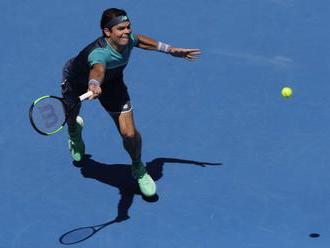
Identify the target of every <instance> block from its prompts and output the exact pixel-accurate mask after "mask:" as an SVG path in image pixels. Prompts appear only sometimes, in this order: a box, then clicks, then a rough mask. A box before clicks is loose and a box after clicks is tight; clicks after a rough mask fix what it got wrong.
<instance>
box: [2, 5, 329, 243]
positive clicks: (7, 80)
mask: <svg viewBox="0 0 330 248" xmlns="http://www.w3.org/2000/svg"><path fill="white" fill-rule="evenodd" d="M109 7H118V8H124V9H125V10H127V12H128V15H129V17H130V18H131V20H132V27H133V31H134V32H135V33H142V34H146V35H149V36H150V37H153V38H155V39H158V40H161V41H163V42H167V43H170V44H173V45H175V46H178V47H189V48H200V49H202V51H203V55H202V56H201V59H200V60H199V61H196V62H194V63H190V62H187V61H185V60H180V59H177V58H173V57H171V56H166V55H164V54H161V53H152V52H147V51H143V50H140V49H135V50H134V51H133V54H132V57H131V60H130V63H129V65H128V67H127V68H126V74H125V81H126V83H127V85H128V86H129V90H130V94H131V98H132V102H133V105H134V111H135V112H134V113H135V119H136V125H137V127H138V129H139V130H140V132H141V133H142V135H143V160H144V161H145V162H146V163H147V165H148V169H149V171H150V173H151V175H152V176H153V177H154V179H155V180H156V181H157V186H158V198H156V199H153V201H150V200H149V201H147V200H146V199H143V198H142V197H141V195H140V194H139V193H138V191H137V190H136V185H135V184H134V181H132V180H131V179H130V168H129V164H130V159H129V157H128V155H127V154H126V152H125V151H124V149H123V148H122V144H121V140H120V137H119V135H118V133H117V131H116V129H115V126H114V124H113V123H112V120H111V119H110V117H109V116H108V114H107V113H105V112H104V111H103V109H102V108H101V107H100V105H99V103H98V101H93V102H91V101H89V102H84V106H83V110H82V116H83V117H84V119H85V123H86V126H85V129H84V139H85V142H86V146H87V152H88V154H90V157H89V161H88V164H87V166H85V167H83V168H79V167H76V166H74V164H73V163H72V160H71V159H70V156H69V153H68V151H67V145H66V142H67V140H66V139H67V136H66V133H65V132H63V133H60V134H56V135H54V136H52V137H43V136H40V135H39V134H37V133H36V132H35V131H34V130H33V129H32V128H31V126H30V123H29V120H28V109H29V106H30V104H31V102H32V101H33V100H34V99H35V98H37V97H39V96H41V95H45V94H53V95H59V94H60V88H59V84H60V80H61V69H62V66H63V64H64V63H65V61H66V60H67V59H69V58H70V57H72V56H74V55H76V53H77V52H78V51H79V50H80V49H81V48H82V47H83V46H85V45H87V44H88V43H89V42H91V41H92V40H94V39H95V38H96V37H98V36H99V35H100V30H99V20H100V15H101V13H102V11H103V10H104V9H106V8H109ZM0 8H1V10H2V14H1V15H0V20H1V23H2V29H1V32H2V35H1V41H0V42H1V48H2V49H1V53H2V54H1V66H0V78H1V92H2V97H1V98H0V102H1V106H2V114H1V123H0V125H1V126H0V127H1V128H0V153H1V156H0V169H1V180H0V189H1V190H0V199H1V204H0V220H1V232H0V247H1V248H38V247H42V248H51V247H63V246H65V245H64V244H62V243H61V242H60V241H59V239H60V237H61V236H62V235H63V234H65V233H67V232H69V231H70V230H74V229H77V228H80V227H88V226H95V225H100V224H103V223H108V224H107V226H106V227H104V228H102V229H101V230H100V231H98V232H97V233H96V234H95V235H93V236H92V237H90V238H88V239H86V240H84V241H82V242H79V243H76V244H73V245H71V246H72V247H79V248H80V247H81V248H84V247H94V248H103V247H116V248H126V247H137V248H140V247H144V248H146V247H152V248H154V247H157V248H158V247H159V248H168V247H180V248H188V247H189V248H195V247H196V248H199V247H208V248H215V247H235V248H252V247H255V248H257V247H258V248H259V247H260V248H264V247H267V248H279V247H281V248H289V247H292V248H296V247H299V248H305V247H306V248H307V247H313V248H321V247H322V248H323V247H328V245H329V243H330V211H329V209H330V197H329V195H330V184H329V174H330V169H329V168H330V167H329V165H330V157H329V154H330V153H329V151H330V139H329V137H330V125H329V123H330V112H329V107H330V100H329V91H330V84H329V78H330V70H329V66H330V33H329V23H330V22H329V21H330V17H329V11H330V3H329V2H327V1H321V0H316V1H307V0H253V1H252V0H250V1H249V0H237V1H232V0H219V1H215V0H212V1H211V0H203V1H201V0H193V1H171V0H170V1H163V0H157V1H147V0H141V1H115V2H111V1H110V2H109V1H103V0H102V1H77V0H72V1H63V0H58V1H40V0H34V1H23V0H20V1H19V0H11V1H7V0H3V1H1V2H0ZM284 86H290V87H292V88H293V91H294V93H293V97H292V98H290V99H284V98H283V97H282V96H281V95H280V91H281V88H282V87H284ZM201 162H203V163H201ZM212 163H220V164H221V165H214V164H212ZM311 233H318V234H320V236H319V237H318V238H311V237H310V234H311ZM73 238H74V237H73ZM69 246H70V245H69Z"/></svg>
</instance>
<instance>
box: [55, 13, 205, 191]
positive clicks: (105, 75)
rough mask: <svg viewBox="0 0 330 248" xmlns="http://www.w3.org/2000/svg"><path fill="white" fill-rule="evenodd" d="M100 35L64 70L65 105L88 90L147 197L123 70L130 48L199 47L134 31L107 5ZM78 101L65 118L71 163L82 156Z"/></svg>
mask: <svg viewBox="0 0 330 248" xmlns="http://www.w3.org/2000/svg"><path fill="white" fill-rule="evenodd" d="M100 26H101V30H102V34H103V35H102V37H99V38H97V39H96V40H95V41H93V42H92V43H90V44H89V45H88V46H86V47H85V48H84V49H82V50H81V52H80V53H79V54H78V55H77V56H76V57H74V58H72V59H70V60H69V61H68V62H67V63H66V64H65V66H64V68H63V81H62V85H61V88H62V95H63V97H64V99H65V102H66V104H67V105H68V106H69V108H70V106H74V103H75V99H76V98H77V97H78V96H79V95H81V94H83V93H85V92H86V91H92V92H93V95H92V96H91V97H90V98H89V100H92V99H96V98H98V100H99V101H100V103H101V105H102V106H103V108H104V109H105V110H106V111H107V112H108V113H109V114H110V116H111V117H112V119H113V120H114V122H115V124H116V127H117V129H118V131H119V133H120V135H121V137H122V140H123V145H124V148H125V150H126V151H127V152H128V154H129V155H130V157H131V159H132V175H133V177H134V178H135V179H137V181H138V184H139V187H140V190H141V192H142V194H144V195H145V196H147V197H150V196H153V195H154V194H155V193H156V184H155V182H154V181H153V179H152V178H151V177H150V175H149V174H148V173H147V171H146V169H145V166H144V164H143V162H142V161H141V146H142V139H141V135H140V133H139V132H138V130H137V129H136V127H135V124H134V118H133V110H132V105H131V101H130V96H129V93H128V90H127V87H126V85H125V83H124V80H123V70H124V68H125V66H126V65H127V63H128V60H129V57H130V53H131V50H132V49H133V47H138V48H142V49H146V50H152V51H159V52H162V53H165V54H170V55H172V56H174V57H181V58H185V59H187V60H195V59H197V58H198V55H199V54H200V50H199V49H185V48H176V47H174V46H171V45H168V44H166V43H163V42H160V41H156V40H154V39H152V38H149V37H147V36H145V35H140V34H133V33H132V29H131V21H130V19H129V18H128V16H127V13H126V12H125V11H124V10H121V9H116V8H111V9H107V10H105V11H104V12H103V14H102V18H101V25H100ZM80 107H81V106H80V104H79V105H78V106H77V107H76V108H75V109H74V111H72V112H70V113H71V114H70V116H69V117H68V133H69V150H70V152H71V155H72V158H73V159H74V160H75V161H80V160H82V158H83V156H84V153H85V144H84V141H83V139H82V135H81V133H82V129H83V124H84V123H83V119H82V118H81V117H80V116H78V115H79V110H80Z"/></svg>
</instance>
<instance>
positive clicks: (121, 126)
mask: <svg viewBox="0 0 330 248" xmlns="http://www.w3.org/2000/svg"><path fill="white" fill-rule="evenodd" d="M111 117H112V118H113V120H114V122H115V124H116V126H117V129H118V131H119V133H120V135H121V137H122V140H123V145H124V148H125V150H126V151H127V152H128V154H129V155H130V157H131V159H132V175H133V177H134V178H135V179H137V181H138V184H139V187H140V190H141V192H142V194H144V195H145V196H147V197H150V196H153V195H154V194H156V184H155V182H154V180H153V179H152V178H151V176H150V175H149V174H148V173H147V170H146V168H145V166H144V164H143V162H142V161H141V147H142V138H141V135H140V133H139V132H138V131H137V129H136V127H135V124H134V117H133V111H132V110H130V111H128V112H122V113H111Z"/></svg>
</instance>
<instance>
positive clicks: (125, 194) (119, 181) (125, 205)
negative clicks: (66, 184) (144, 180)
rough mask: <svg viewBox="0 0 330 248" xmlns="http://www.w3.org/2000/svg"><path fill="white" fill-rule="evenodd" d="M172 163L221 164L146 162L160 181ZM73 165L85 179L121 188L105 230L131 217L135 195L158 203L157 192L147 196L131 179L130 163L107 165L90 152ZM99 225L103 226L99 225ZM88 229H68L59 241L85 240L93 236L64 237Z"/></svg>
mask: <svg viewBox="0 0 330 248" xmlns="http://www.w3.org/2000/svg"><path fill="white" fill-rule="evenodd" d="M169 163H175V164H190V165H195V166H200V167H206V166H218V165H222V164H221V163H208V162H199V161H193V160H185V159H177V158H156V159H153V160H152V161H150V162H147V163H146V168H147V171H148V173H149V174H150V176H151V177H152V178H153V179H154V180H155V181H158V180H159V179H161V178H162V176H163V167H164V164H169ZM74 165H75V166H76V167H80V170H81V174H82V175H83V176H84V177H85V178H92V179H95V180H98V181H100V182H102V183H105V184H108V185H110V186H112V187H115V188H118V190H119V194H120V200H119V202H118V207H117V211H118V212H117V216H116V217H115V218H114V220H112V221H109V222H107V223H105V224H102V225H101V226H102V229H103V228H104V227H105V226H108V225H111V224H114V223H119V222H122V221H125V220H127V219H129V213H128V211H129V208H130V207H131V205H132V204H133V200H134V196H135V195H140V196H142V198H143V199H144V200H145V201H147V202H156V201H158V199H159V196H158V195H155V196H153V197H149V198H147V197H144V196H143V195H142V194H141V191H140V189H139V186H138V184H137V182H136V180H134V179H133V178H132V175H131V165H128V164H104V163H101V162H97V161H95V160H93V159H92V158H91V156H90V155H87V156H86V157H85V159H84V160H83V161H82V162H79V163H76V162H74ZM98 226H100V225H98ZM95 227H97V226H91V227H88V228H91V229H93V228H95ZM85 229H86V228H85V227H84V228H83V229H82V228H78V229H74V230H72V231H70V232H67V233H66V234H63V235H62V236H61V238H60V242H61V243H62V244H75V243H78V242H81V241H83V240H86V239H87V238H89V237H91V236H92V235H93V234H95V233H96V232H94V233H93V234H90V235H88V237H87V236H86V237H87V238H86V237H85V238H83V239H80V240H78V239H77V240H76V241H75V240H74V241H75V242H70V243H69V242H67V243H65V242H63V240H65V239H64V238H67V237H68V235H69V234H70V235H72V234H74V233H75V231H76V230H77V231H78V230H85Z"/></svg>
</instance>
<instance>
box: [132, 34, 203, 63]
mask: <svg viewBox="0 0 330 248" xmlns="http://www.w3.org/2000/svg"><path fill="white" fill-rule="evenodd" d="M137 38H138V40H139V43H138V45H137V47H139V48H142V49H146V50H153V51H159V52H164V53H168V54H170V55H172V56H174V57H180V58H185V59H187V60H195V59H198V55H200V54H201V50H200V49H197V48H193V49H192V48H178V47H174V46H170V45H168V44H165V43H163V42H160V41H156V40H154V39H152V38H150V37H148V36H145V35H142V34H138V35H137Z"/></svg>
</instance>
